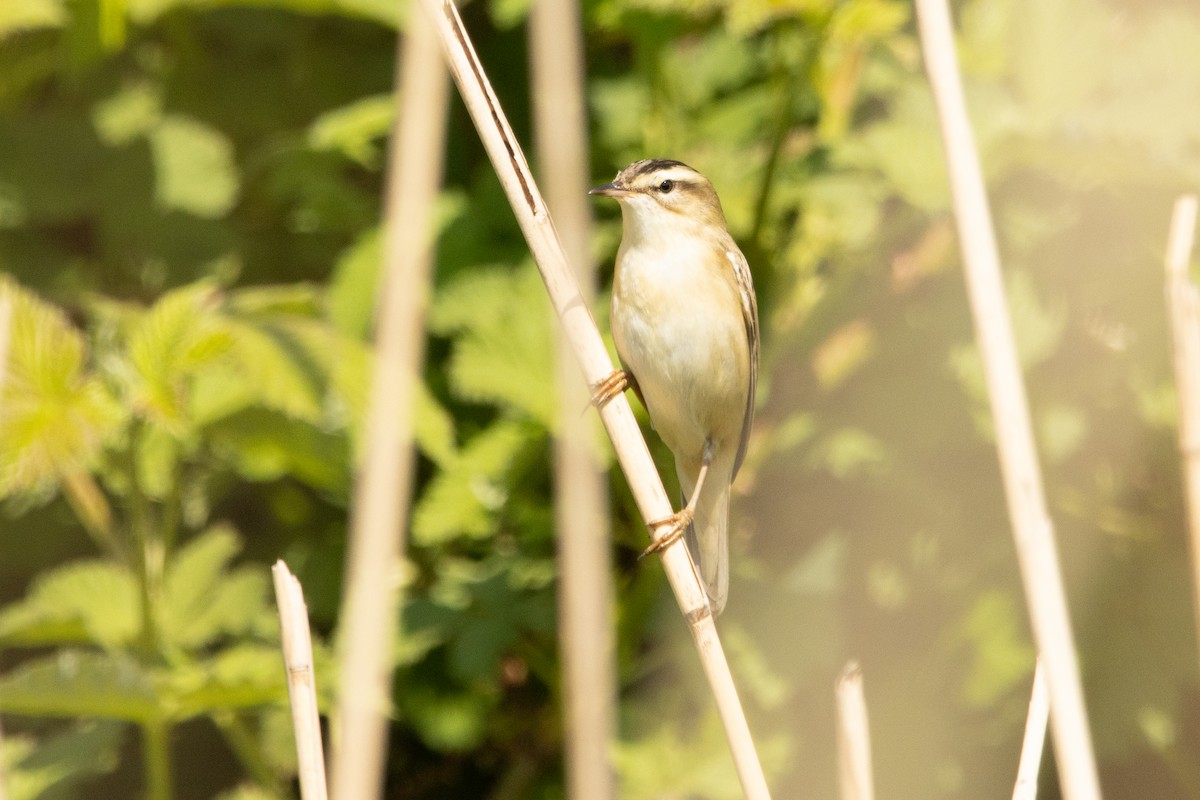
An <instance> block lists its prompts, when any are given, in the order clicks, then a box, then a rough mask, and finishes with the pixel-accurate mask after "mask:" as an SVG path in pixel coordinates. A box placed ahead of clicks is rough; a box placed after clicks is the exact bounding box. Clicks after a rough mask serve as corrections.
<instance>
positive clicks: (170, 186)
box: [150, 116, 240, 219]
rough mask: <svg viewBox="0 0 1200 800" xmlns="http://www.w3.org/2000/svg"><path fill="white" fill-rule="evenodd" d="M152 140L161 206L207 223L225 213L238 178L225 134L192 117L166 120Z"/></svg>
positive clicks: (232, 200)
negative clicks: (190, 215)
mask: <svg viewBox="0 0 1200 800" xmlns="http://www.w3.org/2000/svg"><path fill="white" fill-rule="evenodd" d="M150 141H151V144H152V145H153V151H154V163H155V167H156V170H157V181H158V183H157V190H156V195H157V198H158V201H159V203H161V204H162V205H163V206H164V207H166V208H172V209H178V210H180V211H186V212H188V213H190V214H195V215H196V216H198V217H205V218H210V219H211V218H217V217H223V216H225V214H227V213H229V210H230V209H231V208H232V207H233V204H234V202H236V201H237V195H238V189H239V184H240V179H239V177H238V170H237V164H236V162H235V160H234V153H233V147H232V146H231V145H230V143H229V140H228V139H226V138H225V136H224V135H223V134H221V133H220V132H219V131H217V130H216V129H214V128H211V127H209V126H208V125H205V124H204V123H202V122H198V121H196V120H194V119H189V118H187V117H179V116H170V117H167V118H166V119H165V120H163V122H162V124H161V125H159V126H158V128H157V129H156V130H155V131H154V132H153V133H152V134H151V137H150Z"/></svg>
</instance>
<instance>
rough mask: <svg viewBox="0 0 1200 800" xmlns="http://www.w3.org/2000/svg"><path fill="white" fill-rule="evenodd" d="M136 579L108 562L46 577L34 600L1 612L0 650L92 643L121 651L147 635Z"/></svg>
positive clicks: (39, 581)
mask: <svg viewBox="0 0 1200 800" xmlns="http://www.w3.org/2000/svg"><path fill="white" fill-rule="evenodd" d="M141 627H142V623H141V601H140V600H139V598H138V588H137V583H136V581H135V580H134V578H133V576H132V575H130V574H129V573H128V572H126V571H125V570H124V569H122V568H120V567H118V566H117V565H115V564H112V563H109V562H105V561H79V562H75V563H71V564H65V565H63V566H60V567H57V568H55V569H53V570H50V571H49V572H46V573H44V574H43V575H42V576H40V577H39V578H38V579H37V581H36V582H35V583H34V585H33V588H32V589H31V590H30V592H29V595H28V597H26V598H25V599H24V600H21V601H18V602H17V603H13V604H12V605H9V606H7V607H5V608H4V609H3V610H2V611H0V644H3V645H21V646H35V645H47V644H61V643H64V642H80V641H91V642H94V643H96V644H99V645H103V646H105V647H115V646H119V645H122V644H127V643H129V642H131V641H133V640H134V639H135V638H136V637H137V635H138V633H139V632H140V631H141Z"/></svg>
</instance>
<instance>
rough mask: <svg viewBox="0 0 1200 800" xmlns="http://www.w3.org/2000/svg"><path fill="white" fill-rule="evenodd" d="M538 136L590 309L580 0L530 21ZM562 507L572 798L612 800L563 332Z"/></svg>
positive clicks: (611, 685) (593, 543) (587, 532)
mask: <svg viewBox="0 0 1200 800" xmlns="http://www.w3.org/2000/svg"><path fill="white" fill-rule="evenodd" d="M529 35H530V54H531V62H532V63H531V66H532V84H533V86H532V88H533V92H532V94H533V101H534V102H533V111H534V136H535V140H536V143H537V155H538V163H539V164H540V165H541V175H542V181H543V183H544V185H545V186H546V201H547V204H548V205H549V207H550V208H551V209H553V211H554V219H555V221H556V222H557V227H558V232H559V236H560V237H561V240H562V244H563V249H564V250H565V251H566V253H567V255H568V262H569V263H570V264H571V265H572V266H573V267H574V272H575V277H576V280H577V281H578V283H579V289H580V295H581V297H582V300H583V302H584V303H586V304H587V305H588V306H589V307H590V306H591V304H592V301H593V300H594V298H595V293H596V289H595V284H596V274H595V269H594V268H593V265H592V260H591V257H590V248H589V246H588V245H589V242H590V241H591V238H592V231H591V228H592V226H591V208H590V206H589V203H588V199H589V198H588V196H587V195H586V194H584V193H583V192H581V191H580V187H581V186H585V185H587V182H588V178H589V177H590V176H589V174H588V150H587V114H586V109H585V104H584V83H585V79H584V65H583V26H582V21H581V19H580V9H579V3H578V2H577V0H537V2H535V3H534V4H533V9H532V11H531V13H530V19H529ZM557 344H558V348H557V364H556V374H557V378H556V382H557V385H558V406H559V418H558V424H559V431H558V436H557V437H556V439H555V443H554V446H555V453H554V455H555V480H554V491H555V499H554V512H555V523H556V525H555V527H556V528H557V532H558V564H559V574H560V579H559V582H558V594H559V602H558V632H559V649H560V651H561V653H562V664H563V712H564V719H563V731H564V738H565V739H566V763H565V771H566V782H567V796H568V797H570V798H572V800H611V798H613V797H615V796H616V785H615V784H616V780H615V774H614V769H613V764H612V759H611V755H610V748H611V746H612V743H613V740H614V738H615V729H616V699H617V678H616V641H615V640H616V634H615V632H614V628H615V626H614V624H613V588H612V552H611V543H610V541H609V536H608V530H609V516H608V496H607V492H606V487H605V482H604V471H603V469H602V467H601V464H600V461H599V459H598V457H597V454H596V452H595V448H594V446H593V443H594V441H595V439H594V437H593V436H591V433H592V425H593V424H594V423H593V422H592V420H591V419H590V418H589V417H584V416H581V415H580V413H579V409H581V408H584V407H586V404H587V401H588V397H587V393H586V389H585V385H584V383H583V382H582V380H581V376H580V374H579V367H578V365H577V364H576V363H575V358H574V356H573V355H572V354H571V350H570V348H569V347H568V346H567V344H566V342H564V341H563V339H562V337H561V336H560V337H558V341H557Z"/></svg>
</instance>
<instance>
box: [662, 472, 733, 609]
mask: <svg viewBox="0 0 1200 800" xmlns="http://www.w3.org/2000/svg"><path fill="white" fill-rule="evenodd" d="M716 466H717V465H716V464H713V467H716ZM675 472H676V474H677V475H678V476H679V488H680V490H681V492H682V493H683V502H684V504H686V503H687V501H688V499H689V498H690V497H691V496H692V491H693V490H694V489H695V481H694V480H693V479H692V478H691V476H689V475H685V474H684V472H683V470H682V469H680V468H679V466H678V465H676V468H675ZM720 472H721V470H719V469H713V468H712V467H710V468H709V473H708V477H706V478H705V479H704V486H703V487H701V492H700V500H699V501H698V502H697V503H696V516H695V518H694V519H693V520H692V524H691V526H690V527H689V528H688V533H687V542H688V548H689V549H690V550H691V551H692V560H694V561H695V562H697V563H698V564H699V565H700V577H701V578H703V581H704V590H705V591H706V592H707V593H708V603H709V605H710V606H711V607H712V612H713V616H716V615H717V614H720V613H721V611H722V610H724V608H725V601H726V600H727V599H728V597H729V537H728V534H727V531H728V528H729V480H728V478H727V477H725V476H723V475H720V474H719V473H720ZM714 473H718V474H714Z"/></svg>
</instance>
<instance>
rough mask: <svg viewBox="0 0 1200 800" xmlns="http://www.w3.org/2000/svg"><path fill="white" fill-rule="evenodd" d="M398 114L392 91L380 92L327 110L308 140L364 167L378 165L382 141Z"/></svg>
mask: <svg viewBox="0 0 1200 800" xmlns="http://www.w3.org/2000/svg"><path fill="white" fill-rule="evenodd" d="M395 117H396V102H395V98H394V97H393V96H392V94H390V93H388V94H377V95H372V96H371V97H364V98H362V99H360V100H355V101H354V102H353V103H350V104H349V105H345V106H342V107H341V108H335V109H334V110H333V111H327V112H325V113H324V114H322V115H321V116H319V117H317V119H316V121H315V122H313V124H312V125H311V126H310V127H309V129H308V143H309V144H310V145H311V146H312V147H313V148H315V149H317V150H335V151H337V152H339V153H341V154H342V155H344V156H345V157H346V158H349V159H351V160H352V161H357V162H358V163H359V164H362V165H363V166H364V167H377V166H378V165H379V162H380V160H381V159H380V150H381V146H382V141H381V140H383V139H384V138H385V137H386V136H387V135H388V132H389V131H390V130H391V127H392V121H393V120H394V119H395Z"/></svg>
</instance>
